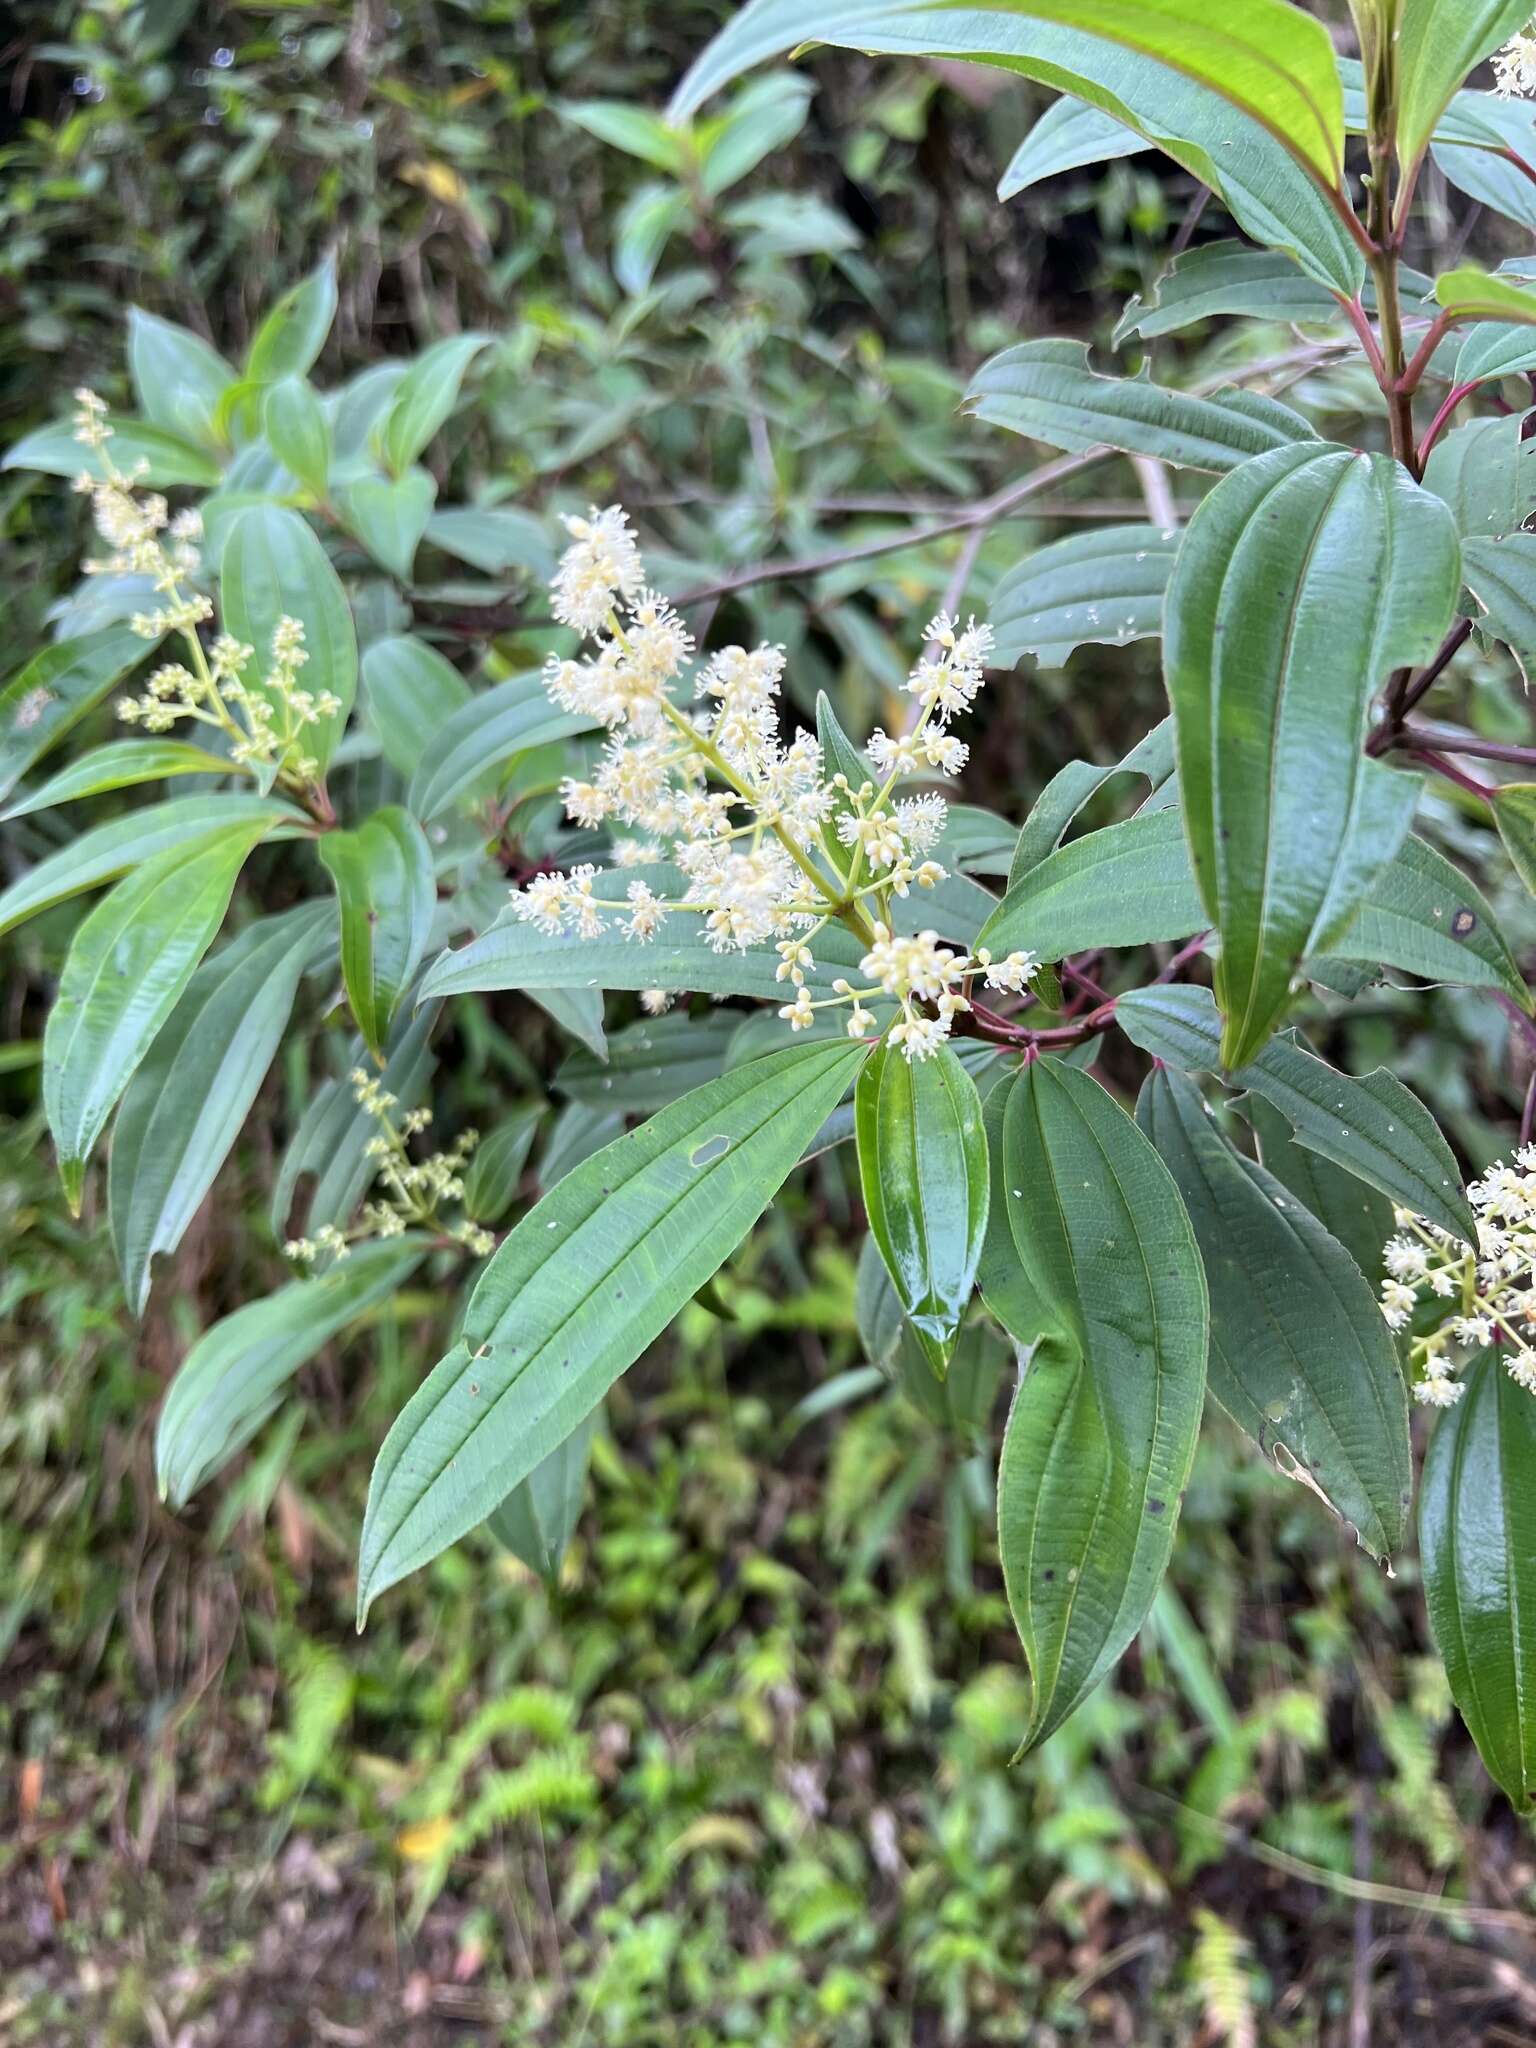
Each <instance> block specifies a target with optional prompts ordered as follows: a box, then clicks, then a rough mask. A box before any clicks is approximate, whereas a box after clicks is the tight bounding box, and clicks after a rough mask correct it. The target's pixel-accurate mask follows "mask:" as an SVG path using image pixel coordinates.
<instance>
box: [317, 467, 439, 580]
mask: <svg viewBox="0 0 1536 2048" xmlns="http://www.w3.org/2000/svg"><path fill="white" fill-rule="evenodd" d="M340 496H341V509H342V511H343V513H344V514H345V516H346V521H347V525H348V526H349V527H350V528H351V530H352V532H353V533H354V534H355V535H356V536H357V538H358V539H359V540H360V541H361V542H362V544H363V546H364V547H365V548H366V549H367V550H368V552H369V554H370V555H372V557H373V559H374V560H375V561H376V562H377V563H378V564H379V565H380V567H381V568H384V569H387V570H388V571H389V573H390V575H391V576H393V577H395V578H396V579H397V581H399V582H401V583H409V582H410V580H411V575H412V572H413V570H414V569H415V566H416V550H417V549H418V548H419V547H420V546H421V537H422V535H423V534H424V533H425V532H426V530H427V522H428V521H429V520H430V519H431V517H432V507H433V506H434V505H435V504H436V503H437V484H436V481H435V480H434V479H433V478H432V477H430V476H428V474H427V472H426V471H425V470H424V469H408V470H407V471H406V472H405V474H404V476H399V477H382V476H364V477H359V478H358V480H357V482H356V483H354V484H348V486H347V488H346V489H345V490H344V491H342V492H341V493H340Z"/></svg>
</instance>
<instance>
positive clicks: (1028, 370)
mask: <svg viewBox="0 0 1536 2048" xmlns="http://www.w3.org/2000/svg"><path fill="white" fill-rule="evenodd" d="M965 403H966V408H967V410H968V411H969V412H970V413H971V414H972V416H973V417H974V418H976V419H979V420H987V421H989V422H990V423H991V425H993V426H997V427H1007V428H1008V429H1009V431H1010V432H1011V433H1015V434H1023V435H1025V436H1027V438H1028V439H1030V440H1032V441H1043V442H1045V443H1046V445H1047V446H1048V447H1051V448H1065V449H1066V450H1067V451H1068V452H1069V453H1071V454H1078V455H1082V454H1086V453H1087V452H1088V451H1089V450H1090V449H1092V448H1100V447H1103V448H1119V449H1122V450H1124V451H1125V452H1126V453H1127V454H1131V455H1151V456H1155V457H1156V458H1157V459H1158V460H1159V461H1162V462H1169V463H1172V464H1174V465H1175V466H1176V467H1182V468H1185V469H1205V470H1215V471H1217V472H1218V473H1225V472H1226V471H1227V470H1231V469H1237V468H1238V467H1239V466H1240V465H1241V464H1242V463H1245V462H1247V461H1249V460H1250V459H1251V458H1252V457H1253V456H1255V455H1262V454H1265V453H1268V452H1270V451H1271V450H1274V449H1281V448H1289V447H1291V446H1293V445H1294V444H1296V443H1297V442H1302V443H1312V444H1314V445H1317V436H1316V435H1315V434H1314V432H1313V430H1312V428H1311V427H1310V426H1309V425H1308V424H1307V422H1306V421H1305V420H1304V419H1303V418H1302V417H1301V415H1300V413H1296V412H1292V410H1291V408H1290V407H1289V406H1288V405H1281V404H1280V402H1279V400H1278V399H1274V398H1261V397H1259V396H1258V395H1257V394H1256V393H1254V392H1250V391H1239V390H1237V389H1235V388H1234V389H1231V390H1227V391H1220V392H1217V393H1216V394H1215V395H1214V396H1212V397H1210V398H1197V397H1195V396H1194V394H1193V393H1192V392H1188V391H1170V390H1168V389H1167V388H1166V387H1165V386H1163V385H1161V384H1154V383H1152V381H1151V380H1150V378H1146V377H1104V376H1101V375H1100V374H1099V373H1098V371H1096V370H1091V369H1090V368H1089V367H1088V350H1087V348H1086V347H1085V346H1084V344H1083V343H1082V342H1080V341H1025V342H1021V343H1020V344H1019V346H1018V347H1017V348H1010V349H1004V351H1003V353H1002V354H1001V355H997V356H993V357H992V359H991V361H990V362H985V363H983V364H982V366H981V368H980V369H979V370H978V371H977V372H976V374H975V376H974V377H973V378H972V379H971V384H970V389H969V390H968V391H967V392H966V394H965Z"/></svg>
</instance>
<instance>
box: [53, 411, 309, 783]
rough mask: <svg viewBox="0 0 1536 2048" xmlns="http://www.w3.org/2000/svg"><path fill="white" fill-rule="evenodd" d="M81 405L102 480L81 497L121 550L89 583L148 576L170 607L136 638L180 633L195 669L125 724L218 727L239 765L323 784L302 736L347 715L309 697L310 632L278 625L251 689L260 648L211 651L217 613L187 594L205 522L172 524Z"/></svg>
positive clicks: (174, 673)
mask: <svg viewBox="0 0 1536 2048" xmlns="http://www.w3.org/2000/svg"><path fill="white" fill-rule="evenodd" d="M75 404H76V408H77V409H76V412H75V418H74V429H75V439H76V441H78V442H79V443H80V445H81V446H82V447H83V448H86V449H88V450H89V451H90V452H91V454H92V456H94V458H95V461H96V471H99V474H98V473H96V472H93V471H84V472H82V473H81V475H80V476H79V477H77V478H76V480H75V488H76V490H78V491H80V492H82V493H85V494H88V495H89V497H90V500H91V516H92V519H93V521H94V523H95V527H96V531H97V533H98V534H99V535H100V536H101V538H102V539H103V540H104V541H105V542H106V543H107V545H108V547H109V548H110V549H111V553H110V554H109V555H107V556H106V557H105V558H104V559H96V560H92V561H88V562H87V563H86V564H85V568H86V573H87V574H88V575H107V574H114V575H121V574H130V575H137V576H148V577H149V578H150V579H151V580H152V582H153V584H154V588H155V593H156V595H157V596H158V597H160V598H161V599H163V600H164V601H163V602H162V603H161V604H159V605H157V606H156V608H155V609H154V610H153V611H152V612H136V613H135V614H134V616H133V619H132V620H131V622H130V623H131V625H132V629H133V631H134V632H135V633H137V634H138V635H139V636H140V638H141V639H145V640H159V639H161V638H163V637H164V635H165V634H167V633H179V634H180V635H181V636H182V639H183V641H184V643H185V645H186V649H187V654H188V658H189V662H190V666H188V664H187V663H186V662H175V661H173V662H166V663H163V664H162V665H161V667H159V668H157V669H156V670H155V672H154V674H153V675H152V676H151V677H150V678H149V681H148V684H147V685H146V687H145V689H144V693H143V695H142V696H138V697H134V696H123V697H119V698H118V700H117V715H118V717H119V718H121V719H122V720H123V722H124V723H125V724H127V725H137V726H141V727H142V728H143V730H144V731H146V732H169V731H170V730H171V729H172V727H173V726H174V725H175V724H176V722H177V721H178V720H179V719H184V718H185V719H191V720H193V721H195V722H196V723H198V724H200V725H208V726H212V727H214V728H215V729H216V730H217V731H219V732H221V733H222V734H224V736H225V737H226V738H227V739H228V741H229V743H230V746H229V754H230V759H231V761H232V762H234V763H235V764H236V765H238V766H241V767H249V768H251V769H252V770H255V771H266V772H268V773H269V774H270V775H271V776H273V777H274V778H281V779H282V780H284V781H286V782H288V783H291V784H306V783H313V782H314V781H315V779H316V778H317V776H318V775H319V763H318V762H317V761H316V760H315V759H314V758H313V756H311V755H309V754H306V753H305V752H304V749H303V744H302V740H301V735H302V733H303V731H304V728H305V727H306V726H310V725H315V724H317V723H318V722H319V720H320V719H322V718H329V717H331V716H333V715H334V713H336V712H338V711H339V710H340V709H341V699H340V698H339V697H337V696H336V695H335V694H334V693H333V692H332V691H330V690H322V691H321V692H319V693H318V694H315V693H313V692H311V691H308V690H302V689H300V688H299V686H298V681H297V678H298V672H299V670H300V669H301V668H302V667H303V666H304V664H305V663H306V662H307V661H308V659H309V655H308V653H307V652H306V650H305V646H304V627H303V624H302V622H301V621H300V620H298V619H290V618H287V617H284V618H280V619H279V620H278V622H277V626H276V629H275V631H274V632H273V635H272V648H271V665H270V666H269V668H268V669H267V672H266V674H265V675H264V676H263V678H262V679H261V682H260V683H259V684H257V683H254V682H246V681H245V680H243V678H244V674H245V670H246V667H247V664H248V663H249V662H250V661H251V660H252V658H253V656H254V653H255V650H254V649H253V648H251V647H247V646H244V645H243V644H242V643H241V642H240V641H238V640H236V639H234V638H233V636H232V635H230V634H228V633H222V634H220V636H219V637H218V639H217V640H215V641H214V643H213V645H212V647H211V648H207V649H205V648H204V646H203V643H202V637H201V635H200V633H199V631H198V628H199V627H200V626H202V625H203V624H204V623H205V622H206V621H207V620H209V619H211V618H212V617H213V605H212V604H211V602H210V601H209V599H208V598H206V597H203V596H200V595H198V594H196V593H194V592H189V591H188V590H187V589H186V588H184V586H185V585H186V584H187V582H188V581H189V580H190V579H191V578H193V577H194V576H196V574H197V572H198V570H199V568H200V567H201V557H200V556H199V553H198V547H197V544H198V542H199V541H200V540H201V539H202V531H203V529H202V518H201V515H200V514H199V513H197V512H195V511H192V512H181V513H178V514H177V515H176V517H175V518H174V519H173V518H171V516H170V510H169V507H168V506H167V504H166V502H165V499H164V498H163V497H161V496H160V495H159V493H158V492H154V491H146V490H144V489H143V488H142V486H141V483H140V481H139V478H138V477H137V476H128V475H125V474H124V473H123V471H122V470H120V469H119V468H118V467H117V466H116V464H115V463H114V461H113V459H112V455H111V450H110V446H109V444H110V442H111V440H112V428H111V426H110V425H109V424H108V422H107V408H106V406H105V405H104V403H103V402H102V400H101V399H100V398H98V397H97V395H96V393H95V392H94V391H87V390H80V391H77V392H76V393H75Z"/></svg>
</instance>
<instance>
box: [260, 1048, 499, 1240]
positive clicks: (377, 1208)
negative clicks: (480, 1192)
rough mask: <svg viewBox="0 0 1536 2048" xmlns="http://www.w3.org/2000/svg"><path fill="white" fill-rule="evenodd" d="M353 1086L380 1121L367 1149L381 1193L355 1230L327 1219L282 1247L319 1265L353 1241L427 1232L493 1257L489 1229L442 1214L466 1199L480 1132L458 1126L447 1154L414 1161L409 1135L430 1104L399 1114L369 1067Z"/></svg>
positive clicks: (422, 1125) (423, 1124) (425, 1119)
mask: <svg viewBox="0 0 1536 2048" xmlns="http://www.w3.org/2000/svg"><path fill="white" fill-rule="evenodd" d="M351 1084H352V1094H353V1098H354V1100H355V1101H356V1102H357V1104H358V1106H359V1108H361V1109H362V1110H364V1111H365V1112H366V1113H367V1114H368V1115H369V1116H371V1117H372V1118H373V1119H374V1121H375V1122H376V1123H377V1124H378V1126H379V1129H378V1132H377V1135H376V1136H374V1137H372V1138H370V1139H369V1140H368V1143H367V1145H366V1146H365V1147H364V1156H365V1157H366V1158H368V1159H371V1160H372V1161H373V1162H374V1173H375V1175H376V1188H377V1192H376V1193H375V1195H374V1198H373V1199H372V1200H371V1201H368V1202H366V1203H364V1205H363V1208H362V1211H361V1213H360V1215H359V1218H358V1221H357V1223H356V1224H355V1225H354V1226H353V1228H351V1229H350V1230H345V1231H343V1230H340V1229H338V1228H337V1227H336V1226H335V1225H334V1224H330V1223H327V1224H323V1225H322V1226H321V1227H320V1228H319V1229H318V1230H317V1231H316V1232H315V1233H314V1235H313V1236H312V1237H295V1238H290V1239H289V1240H288V1242H287V1244H285V1245H284V1247H283V1250H284V1251H285V1252H286V1253H287V1255H288V1257H289V1258H290V1259H297V1260H299V1261H300V1262H301V1263H302V1264H304V1265H313V1264H314V1263H315V1261H316V1260H317V1259H322V1258H326V1259H343V1258H345V1257H346V1256H347V1254H348V1252H350V1251H351V1250H352V1248H353V1246H354V1245H358V1244H362V1243H364V1242H366V1241H367V1240H369V1239H372V1238H381V1237H402V1236H403V1235H404V1234H405V1232H406V1231H407V1230H429V1231H432V1232H433V1233H434V1234H435V1235H437V1236H440V1237H448V1238H451V1239H453V1241H454V1242H455V1243H456V1244H461V1245H463V1246H464V1247H465V1249H466V1250H467V1251H468V1252H470V1253H471V1254H472V1255H473V1256H474V1257H475V1258H477V1259H483V1258H488V1257H489V1256H490V1254H491V1253H492V1252H493V1251H494V1250H495V1248H496V1240H495V1238H494V1237H492V1235H491V1233H490V1232H489V1231H488V1230H482V1229H481V1227H480V1225H479V1224H478V1223H473V1222H471V1221H470V1220H469V1218H468V1217H457V1218H445V1217H444V1216H443V1215H442V1213H441V1211H442V1208H443V1205H444V1204H445V1203H455V1202H462V1201H463V1199H464V1180H463V1173H464V1168H465V1166H466V1164H467V1163H468V1161H469V1156H470V1154H471V1153H472V1152H473V1151H474V1149H475V1146H476V1145H477V1144H478V1143H479V1141H480V1138H479V1133H478V1132H477V1131H474V1130H463V1131H460V1133H459V1135H458V1137H457V1138H455V1139H454V1141H453V1144H452V1145H451V1146H450V1147H449V1148H448V1150H447V1151H446V1152H433V1153H431V1154H429V1155H428V1156H427V1157H426V1158H425V1159H413V1158H412V1157H411V1154H410V1149H409V1141H410V1140H411V1139H412V1138H414V1137H416V1136H418V1135H419V1134H420V1133H421V1132H422V1131H424V1130H426V1128H427V1127H428V1125H429V1124H430V1123H431V1121H432V1112H431V1110H429V1109H407V1110H403V1111H401V1112H400V1114H399V1116H398V1117H397V1116H396V1111H397V1110H399V1109H400V1104H399V1100H398V1098H397V1097H396V1096H394V1095H391V1094H390V1092H389V1091H388V1089H386V1088H385V1087H384V1086H383V1085H382V1084H381V1082H380V1081H379V1080H378V1079H377V1077H376V1076H374V1075H372V1074H370V1073H369V1072H368V1071H367V1070H366V1068H363V1067H354V1068H353V1070H352V1075H351Z"/></svg>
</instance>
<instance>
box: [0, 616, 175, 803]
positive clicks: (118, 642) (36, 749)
mask: <svg viewBox="0 0 1536 2048" xmlns="http://www.w3.org/2000/svg"><path fill="white" fill-rule="evenodd" d="M154 644H155V643H154V642H153V641H152V640H141V639H140V637H139V635H138V634H137V633H135V632H134V630H133V628H132V627H131V626H129V625H128V624H126V623H124V624H122V625H117V626H106V627H104V628H103V629H102V631H101V632H99V633H87V634H85V635H84V636H83V637H82V638H80V639H73V640H55V641H54V642H53V644H52V645H51V646H49V647H43V648H40V649H39V650H38V652H37V653H36V654H34V655H33V656H32V658H31V659H30V660H29V661H27V662H24V663H23V665H22V666H21V667H20V668H19V669H18V670H17V671H16V673H15V675H13V676H12V677H10V679H9V680H8V681H7V682H6V684H5V686H4V688H3V689H0V799H3V798H5V797H7V796H9V795H10V793H11V791H12V790H13V789H14V788H15V787H16V785H17V783H18V782H19V781H20V780H21V778H22V776H23V775H25V774H26V772H27V770H28V769H29V768H30V767H31V766H32V764H33V762H34V761H40V760H41V759H42V757H43V755H44V754H46V753H47V752H48V750H49V749H50V748H51V747H55V746H57V745H58V743H59V741H60V740H61V739H63V737H64V735H65V734H66V733H67V732H69V731H70V730H71V729H72V728H73V727H74V726H75V725H77V724H78V723H79V722H80V720H81V719H82V718H84V717H85V716H86V714H87V713H88V712H91V711H94V710H95V708H96V706H97V705H98V704H99V703H100V702H101V701H102V699H103V698H104V697H106V696H107V695H108V694H109V693H110V692H111V691H112V690H113V689H115V688H116V686H117V685H118V684H119V683H120V682H121V681H122V679H123V677H124V676H126V675H127V674H128V672H129V670H130V669H133V668H137V666H138V664H139V663H140V662H141V661H143V660H144V658H145V656H146V655H148V654H150V653H151V652H152V651H153V648H154Z"/></svg>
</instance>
